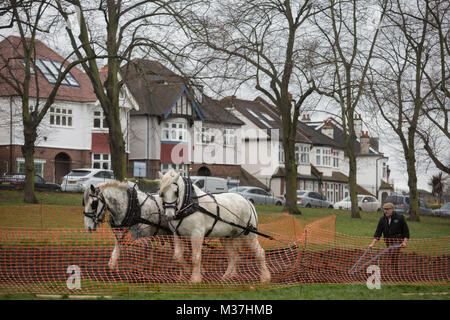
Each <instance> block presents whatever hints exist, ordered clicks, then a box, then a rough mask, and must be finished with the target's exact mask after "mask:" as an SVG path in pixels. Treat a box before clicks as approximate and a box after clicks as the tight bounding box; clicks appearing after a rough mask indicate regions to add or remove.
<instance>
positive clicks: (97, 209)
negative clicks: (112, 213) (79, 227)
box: [83, 185, 106, 231]
mask: <svg viewBox="0 0 450 320" xmlns="http://www.w3.org/2000/svg"><path fill="white" fill-rule="evenodd" d="M83 206H84V211H83V214H84V227H85V228H86V230H87V231H95V230H96V229H97V226H98V225H99V224H100V223H102V222H103V219H104V218H105V212H106V210H105V209H106V204H105V199H104V198H103V195H102V194H101V191H100V188H96V187H94V186H93V185H91V186H90V187H89V188H86V189H85V190H84V195H83Z"/></svg>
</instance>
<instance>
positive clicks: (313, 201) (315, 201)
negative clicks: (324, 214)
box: [297, 190, 333, 209]
mask: <svg viewBox="0 0 450 320" xmlns="http://www.w3.org/2000/svg"><path fill="white" fill-rule="evenodd" d="M297 205H298V206H300V207H306V208H331V209H333V204H332V203H331V202H330V201H328V200H327V199H326V198H325V197H324V196H322V195H321V194H320V193H318V192H315V191H309V190H297Z"/></svg>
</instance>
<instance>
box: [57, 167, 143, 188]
mask: <svg viewBox="0 0 450 320" xmlns="http://www.w3.org/2000/svg"><path fill="white" fill-rule="evenodd" d="M113 180H114V172H113V171H112V170H107V169H94V168H81V169H72V171H70V172H69V173H68V174H67V175H65V176H64V177H63V179H62V182H61V190H63V191H73V192H83V190H84V189H86V188H89V187H90V185H91V184H93V185H96V184H97V183H101V182H106V181H113ZM128 185H129V186H130V188H132V187H134V186H135V183H134V182H131V181H128ZM136 187H137V185H136Z"/></svg>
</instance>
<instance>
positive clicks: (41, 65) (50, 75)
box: [35, 59, 80, 87]
mask: <svg viewBox="0 0 450 320" xmlns="http://www.w3.org/2000/svg"><path fill="white" fill-rule="evenodd" d="M35 63H36V67H38V69H39V71H41V73H42V75H43V76H44V77H45V79H47V81H48V82H49V83H52V84H53V83H56V80H57V79H58V76H59V74H60V73H62V72H64V66H63V65H62V64H61V62H57V61H52V60H44V59H36V61H35ZM61 84H62V85H66V86H69V87H79V86H80V85H79V83H78V82H77V80H75V78H74V77H73V76H72V74H71V73H70V72H68V73H67V74H66V76H65V78H64V79H63V80H62V81H61Z"/></svg>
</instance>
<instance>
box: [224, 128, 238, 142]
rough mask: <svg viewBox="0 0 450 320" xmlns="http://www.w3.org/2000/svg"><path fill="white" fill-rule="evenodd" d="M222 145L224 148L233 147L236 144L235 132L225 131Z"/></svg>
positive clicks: (233, 130) (231, 130) (232, 130)
mask: <svg viewBox="0 0 450 320" xmlns="http://www.w3.org/2000/svg"><path fill="white" fill-rule="evenodd" d="M223 144H224V145H225V146H234V145H235V144H236V130H235V129H225V130H224V133H223Z"/></svg>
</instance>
